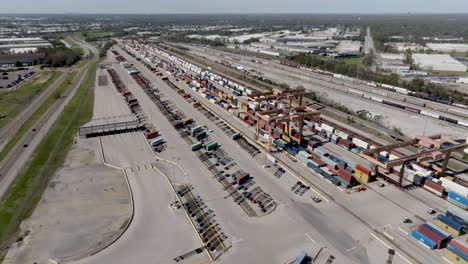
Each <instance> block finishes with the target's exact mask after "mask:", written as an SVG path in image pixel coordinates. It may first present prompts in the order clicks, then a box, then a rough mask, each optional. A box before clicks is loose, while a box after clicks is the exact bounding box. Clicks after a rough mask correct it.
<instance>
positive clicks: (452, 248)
mask: <svg viewBox="0 0 468 264" xmlns="http://www.w3.org/2000/svg"><path fill="white" fill-rule="evenodd" d="M447 249H448V250H450V251H452V252H453V253H455V255H457V256H459V257H460V258H462V259H463V260H465V261H468V254H467V253H465V252H464V251H463V250H461V249H459V248H458V247H456V246H454V245H452V244H450V243H449V244H448V245H447Z"/></svg>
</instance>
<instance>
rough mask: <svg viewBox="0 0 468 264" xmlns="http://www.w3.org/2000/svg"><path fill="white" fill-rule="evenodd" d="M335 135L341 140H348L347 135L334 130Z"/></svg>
mask: <svg viewBox="0 0 468 264" xmlns="http://www.w3.org/2000/svg"><path fill="white" fill-rule="evenodd" d="M335 134H336V135H337V136H339V137H340V138H343V139H348V137H349V135H348V134H347V133H345V132H343V131H341V130H338V129H336V130H335Z"/></svg>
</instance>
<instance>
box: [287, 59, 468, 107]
mask: <svg viewBox="0 0 468 264" xmlns="http://www.w3.org/2000/svg"><path fill="white" fill-rule="evenodd" d="M286 60H288V61H291V62H294V63H298V64H302V65H305V66H307V67H312V68H318V69H321V70H324V71H330V72H334V73H337V74H343V75H346V76H349V77H355V78H359V79H362V80H366V81H372V82H379V83H385V84H388V85H393V86H398V87H403V88H406V89H408V90H410V91H414V92H422V93H427V94H429V95H431V96H433V97H437V98H439V99H443V100H453V101H455V102H460V103H465V104H466V103H468V96H467V95H466V94H464V93H462V92H460V91H458V90H453V89H448V88H444V87H442V86H441V85H438V84H434V83H426V82H424V80H423V79H421V78H414V79H412V80H411V81H405V80H400V78H399V76H398V75H397V74H394V73H392V74H381V73H375V72H373V71H371V70H370V68H369V67H367V66H362V65H357V64H350V63H346V62H345V61H343V60H340V59H331V58H324V57H319V56H315V55H311V54H297V55H290V56H287V57H286Z"/></svg>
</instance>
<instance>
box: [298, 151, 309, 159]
mask: <svg viewBox="0 0 468 264" xmlns="http://www.w3.org/2000/svg"><path fill="white" fill-rule="evenodd" d="M298 155H301V156H303V157H306V158H310V157H311V156H312V155H311V154H310V153H309V152H307V151H303V150H301V151H299V152H298Z"/></svg>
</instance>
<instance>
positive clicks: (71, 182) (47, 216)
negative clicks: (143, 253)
mask: <svg viewBox="0 0 468 264" xmlns="http://www.w3.org/2000/svg"><path fill="white" fill-rule="evenodd" d="M98 146H99V144H98V142H97V140H96V139H86V140H82V141H80V142H78V144H77V145H75V146H74V148H73V149H72V151H70V153H69V155H68V157H67V161H66V163H65V166H64V167H63V168H61V169H60V170H59V171H58V172H57V174H56V175H55V177H54V179H53V180H52V181H51V183H50V184H49V186H48V188H47V190H46V192H45V194H44V196H43V197H42V200H41V201H40V203H39V205H38V206H37V208H36V210H35V211H34V213H33V214H32V216H31V218H30V219H28V220H27V221H24V222H23V223H22V225H21V233H20V234H21V239H19V240H18V241H17V243H15V244H14V245H13V247H12V248H11V249H10V251H9V252H8V255H7V258H6V260H5V261H4V263H35V262H36V263H48V261H49V259H50V258H52V259H59V260H60V259H65V258H70V257H74V256H84V255H86V254H89V253H91V252H93V251H94V250H95V249H96V248H98V247H100V246H102V245H106V244H108V243H109V242H110V241H113V240H114V239H115V237H116V236H118V235H119V234H120V232H121V230H122V227H124V226H125V223H126V222H127V221H128V219H129V218H130V217H131V204H130V197H129V193H128V189H127V184H126V181H125V178H124V176H123V173H122V172H121V171H119V170H116V169H112V168H109V167H107V166H104V165H102V164H101V160H100V152H99V151H100V150H99V148H98Z"/></svg>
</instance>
